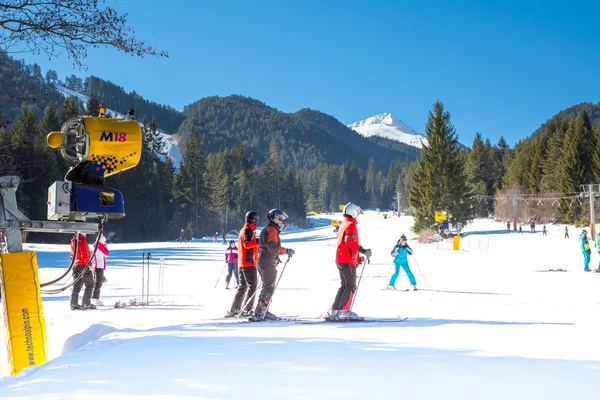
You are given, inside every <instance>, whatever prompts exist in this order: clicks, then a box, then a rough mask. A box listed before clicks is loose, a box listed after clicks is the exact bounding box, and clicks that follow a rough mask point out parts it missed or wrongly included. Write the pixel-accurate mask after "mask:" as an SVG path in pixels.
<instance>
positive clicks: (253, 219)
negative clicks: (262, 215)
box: [246, 211, 259, 225]
mask: <svg viewBox="0 0 600 400" xmlns="http://www.w3.org/2000/svg"><path fill="white" fill-rule="evenodd" d="M258 220H259V218H258V213H257V212H256V211H248V212H247V213H246V222H247V223H249V224H252V225H256V224H258Z"/></svg>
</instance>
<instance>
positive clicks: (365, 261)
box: [348, 258, 367, 320]
mask: <svg viewBox="0 0 600 400" xmlns="http://www.w3.org/2000/svg"><path fill="white" fill-rule="evenodd" d="M361 264H362V265H363V267H362V270H361V271H360V276H359V277H358V282H357V283H356V291H355V292H354V297H353V298H352V303H350V310H349V311H350V312H352V308H353V307H354V302H355V301H356V296H357V295H358V289H359V288H360V281H361V280H362V276H363V273H364V272H365V267H366V266H367V258H363V260H362V263H361ZM350 312H349V313H348V320H350Z"/></svg>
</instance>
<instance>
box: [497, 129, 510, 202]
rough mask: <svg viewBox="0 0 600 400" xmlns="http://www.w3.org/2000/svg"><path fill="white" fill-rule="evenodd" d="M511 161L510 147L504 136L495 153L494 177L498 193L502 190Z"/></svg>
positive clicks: (501, 137) (499, 140)
mask: <svg viewBox="0 0 600 400" xmlns="http://www.w3.org/2000/svg"><path fill="white" fill-rule="evenodd" d="M509 161H510V146H509V145H508V143H506V139H504V136H500V139H498V143H497V144H496V148H495V151H494V177H493V186H494V189H495V190H496V191H498V190H500V189H502V183H503V180H504V176H505V175H506V170H507V169H508V164H509Z"/></svg>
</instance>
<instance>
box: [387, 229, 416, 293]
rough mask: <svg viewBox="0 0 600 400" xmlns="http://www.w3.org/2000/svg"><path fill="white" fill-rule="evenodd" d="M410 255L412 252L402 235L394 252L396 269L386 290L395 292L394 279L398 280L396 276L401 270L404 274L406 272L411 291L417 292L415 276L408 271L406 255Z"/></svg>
mask: <svg viewBox="0 0 600 400" xmlns="http://www.w3.org/2000/svg"><path fill="white" fill-rule="evenodd" d="M412 253H413V251H412V249H411V248H410V246H409V245H408V243H407V241H406V236H404V235H402V237H401V238H400V245H399V246H398V247H397V248H396V250H395V251H394V256H395V258H394V266H395V268H396V269H395V270H394V274H393V275H392V277H391V278H390V282H389V283H388V286H387V288H388V289H393V290H396V286H395V285H396V279H398V276H399V275H400V268H402V269H403V270H404V272H406V275H407V276H408V280H409V281H410V284H411V285H412V287H413V290H417V281H416V280H415V276H414V275H413V273H412V271H411V270H410V267H409V266H408V255H409V254H412Z"/></svg>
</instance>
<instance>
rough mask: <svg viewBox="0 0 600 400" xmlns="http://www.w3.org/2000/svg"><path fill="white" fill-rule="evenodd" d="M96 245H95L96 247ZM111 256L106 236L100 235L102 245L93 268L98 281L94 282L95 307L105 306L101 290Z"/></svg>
mask: <svg viewBox="0 0 600 400" xmlns="http://www.w3.org/2000/svg"><path fill="white" fill-rule="evenodd" d="M95 245H96V244H94V246H95ZM109 255H110V252H109V251H108V247H107V246H106V238H105V237H104V235H100V243H98V249H97V250H96V255H95V256H94V260H93V264H92V265H93V266H94V271H95V272H96V280H95V281H94V293H93V294H92V304H93V305H95V306H103V305H104V304H103V303H102V302H101V301H100V288H101V287H102V283H103V281H104V271H105V270H106V259H107V258H108V256H109Z"/></svg>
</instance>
